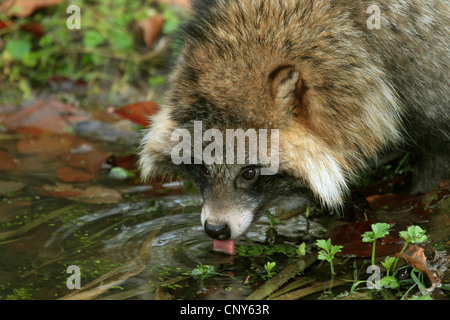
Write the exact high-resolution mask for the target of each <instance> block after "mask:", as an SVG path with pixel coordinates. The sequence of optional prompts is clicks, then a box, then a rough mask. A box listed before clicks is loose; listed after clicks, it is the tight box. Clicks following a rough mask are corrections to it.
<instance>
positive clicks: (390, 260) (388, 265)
mask: <svg viewBox="0 0 450 320" xmlns="http://www.w3.org/2000/svg"><path fill="white" fill-rule="evenodd" d="M394 261H395V257H386V259H384V262H381V265H382V266H383V267H384V268H385V269H386V270H389V269H390V268H391V266H392V264H393V263H394Z"/></svg>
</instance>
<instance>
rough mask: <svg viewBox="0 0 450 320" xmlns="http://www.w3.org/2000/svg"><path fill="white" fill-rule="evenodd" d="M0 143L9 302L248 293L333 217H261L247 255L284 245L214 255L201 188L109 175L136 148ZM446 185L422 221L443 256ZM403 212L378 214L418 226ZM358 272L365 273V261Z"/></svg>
mask: <svg viewBox="0 0 450 320" xmlns="http://www.w3.org/2000/svg"><path fill="white" fill-rule="evenodd" d="M1 138H2V139H1V140H0V199H1V202H0V299H118V300H123V299H237V300H240V299H244V298H246V297H247V296H249V295H250V294H251V293H252V292H253V291H254V290H256V289H257V288H258V287H259V286H260V285H261V284H262V283H264V282H265V281H266V280H267V279H268V277H267V271H266V270H265V267H264V265H265V264H266V263H267V262H272V261H275V262H276V268H275V271H276V272H280V271H282V270H283V269H284V268H285V267H287V266H288V265H290V264H292V263H293V262H294V261H295V259H294V258H293V256H292V250H295V249H296V248H297V247H298V245H299V244H300V243H302V242H303V241H305V242H306V244H307V247H308V248H312V247H313V244H314V241H315V239H317V238H321V237H323V236H324V230H325V229H329V230H332V227H330V222H331V221H334V220H335V218H336V217H333V216H329V215H327V214H322V215H316V213H317V212H319V211H317V212H315V214H312V213H313V212H314V211H313V210H311V215H310V217H309V220H308V221H307V220H306V218H305V216H304V215H303V214H302V213H301V212H300V214H297V215H294V216H293V217H291V218H288V219H287V220H284V221H282V222H283V223H282V224H277V225H276V226H275V230H276V232H275V231H274V229H273V228H271V227H270V223H269V218H268V217H267V216H263V217H262V218H261V219H260V220H259V221H258V222H257V223H256V224H255V225H253V226H252V227H251V228H250V229H249V230H248V232H247V233H246V235H245V236H244V237H243V238H241V239H239V240H238V241H237V243H236V247H237V249H238V252H239V249H240V248H259V246H260V245H265V246H266V247H267V246H268V245H270V246H271V248H274V247H275V248H278V249H279V251H276V252H275V253H272V254H271V255H270V256H268V255H267V254H264V255H261V256H255V255H253V256H250V255H247V254H245V251H243V252H240V254H238V255H236V256H227V255H224V254H222V253H217V252H214V251H213V250H212V239H210V238H209V237H208V236H207V235H206V234H205V233H204V231H203V229H202V226H201V222H200V211H201V199H200V197H199V196H198V195H196V194H192V193H189V192H187V191H186V190H183V189H182V188H180V187H181V186H180V184H179V183H178V184H177V183H174V184H173V183H172V184H167V185H163V186H161V185H159V184H150V185H141V184H140V182H139V179H137V178H128V179H125V180H117V179H115V178H112V177H111V176H110V175H109V172H110V170H111V167H113V166H116V167H117V166H119V164H121V165H124V163H127V161H128V160H129V161H128V162H131V163H132V162H133V159H134V158H133V157H129V154H128V153H127V151H126V150H129V147H125V146H121V145H119V144H114V145H110V144H105V143H102V142H92V141H85V140H81V139H79V138H76V137H74V136H73V135H68V134H65V133H63V134H61V133H60V134H54V135H42V136H39V137H31V138H30V137H29V136H27V135H25V136H24V135H19V134H11V135H9V134H5V135H2V136H1ZM124 149H125V150H124ZM81 155H83V157H82V158H81V160H80V159H79V158H80V157H81ZM74 159H75V160H77V161H75V160H74ZM80 163H81V164H82V165H81V169H80ZM68 165H71V166H72V168H71V169H70V170H73V169H75V170H84V171H83V172H84V173H88V177H89V179H88V180H87V181H72V182H70V181H69V182H67V181H66V182H64V179H66V180H67V179H68V178H70V179H73V178H74V176H72V175H71V174H68V173H67V172H69V173H70V172H71V171H70V170H69V171H67V169H66V168H67V166H68ZM124 166H125V165H124ZM125 167H126V166H125ZM62 169H63V170H62ZM94 169H95V170H94ZM65 170H66V171H65ZM61 172H65V173H66V175H63V174H61ZM75 172H78V171H75ZM78 177H79V176H77V175H75V178H78ZM377 190H378V189H377ZM442 190H443V191H442V192H444V191H445V190H447V189H442ZM447 191H448V190H447ZM377 192H378V191H377ZM442 192H441V193H440V196H439V195H438V197H437V199H439V202H438V203H437V204H436V203H434V202H433V203H431V204H430V206H433V207H436V208H437V207H439V206H440V207H442V208H441V209H440V212H441V213H440V214H439V213H437V214H435V215H432V216H431V218H430V219H429V223H428V225H425V226H424V228H425V229H426V230H427V232H428V234H429V235H430V239H433V241H435V244H436V245H438V246H439V249H440V250H441V251H443V252H445V250H447V249H448V211H446V208H445V205H446V204H447V205H448V196H447V195H448V193H442ZM428 198H430V199H429V200H432V199H435V197H428ZM424 199H425V198H424ZM423 201H424V200H423ZM358 205H359V204H356V205H355V206H354V209H353V210H354V211H355V212H356V213H357V214H358V215H359V216H360V217H364V216H365V215H366V213H368V214H370V211H367V210H365V209H364V208H359V207H358ZM391 205H392V204H389V206H391ZM412 208H414V206H412ZM438 209H439V208H438ZM383 210H384V211H383ZM401 210H403V208H402V209H401ZM397 211H398V210H395V209H393V210H392V211H386V210H385V209H383V207H381V209H380V210H378V218H382V216H383V214H384V215H385V216H386V215H387V217H388V218H389V219H391V218H392V219H393V218H396V219H397V220H396V222H397V224H398V225H401V224H402V223H403V224H405V225H407V224H406V223H410V219H411V218H410V215H399V214H398V212H397ZM399 212H402V211H399ZM424 212H425V211H424ZM437 212H438V211H437ZM412 213H414V211H412V212H411V214H412ZM395 214H396V215H395ZM412 216H413V217H414V215H412ZM402 217H403V218H402ZM363 221H364V220H363ZM402 228H403V227H402ZM359 237H360V235H357V238H358V239H359ZM280 244H282V246H278V247H277V245H280ZM348 261H350V260H348V259H347V260H346V259H342V260H341V262H342V266H341V265H339V268H342V269H343V270H344V269H346V270H345V272H347V273H350V274H352V272H353V271H354V268H355V267H354V266H353V262H350V263H348ZM352 261H353V260H352ZM355 261H356V259H355ZM346 262H347V264H345V263H346ZM358 263H362V264H364V259H363V258H360V259H359V261H358ZM317 265H319V269H317V267H318V266H317ZM360 265H361V264H360ZM321 266H322V267H321V268H320V264H319V263H317V264H316V265H315V267H314V268H310V269H312V270H308V272H309V273H308V274H307V275H306V276H307V277H308V276H311V275H312V276H313V277H314V278H315V281H318V282H320V283H323V282H325V281H328V280H329V279H330V272H329V267H328V266H327V265H326V263H325V264H322V265H321ZM336 266H338V263H336ZM358 268H360V267H358ZM68 270H69V272H68ZM70 270H72V271H70ZM444 271H445V270H444ZM359 272H360V274H364V270H363V269H362V267H361V269H360V270H359ZM343 273H344V272H342V274H343ZM447 274H448V272H447ZM447 278H448V277H446V276H444V277H443V279H444V280H443V282H444V283H445V281H446V280H445V279H447ZM316 287H317V285H316ZM319 287H320V286H319ZM349 287H350V284H349V285H348V286H347V288H346V289H347V290H348V289H349ZM403 290H404V291H403V292H405V291H406V290H408V287H405V288H404V289H403ZM333 292H335V291H333ZM320 294H321V293H317V294H316V296H315V298H317V297H320Z"/></svg>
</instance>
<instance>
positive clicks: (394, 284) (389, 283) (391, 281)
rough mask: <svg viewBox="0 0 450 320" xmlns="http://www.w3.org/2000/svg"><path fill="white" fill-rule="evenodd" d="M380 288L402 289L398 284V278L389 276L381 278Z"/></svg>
mask: <svg viewBox="0 0 450 320" xmlns="http://www.w3.org/2000/svg"><path fill="white" fill-rule="evenodd" d="M380 286H381V287H383V288H384V287H386V288H391V289H398V288H399V287H400V284H399V283H398V281H397V278H395V277H394V276H388V277H383V278H381V280H380Z"/></svg>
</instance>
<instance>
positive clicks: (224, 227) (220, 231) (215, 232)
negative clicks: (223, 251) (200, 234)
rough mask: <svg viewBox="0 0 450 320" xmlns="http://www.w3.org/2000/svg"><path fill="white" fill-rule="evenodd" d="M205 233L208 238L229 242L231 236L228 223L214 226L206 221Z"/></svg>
mask: <svg viewBox="0 0 450 320" xmlns="http://www.w3.org/2000/svg"><path fill="white" fill-rule="evenodd" d="M205 231H206V234H207V235H208V236H210V237H211V238H214V239H217V240H227V239H229V238H230V236H231V231H230V227H229V226H228V224H227V223H220V224H212V223H209V222H208V220H206V221H205Z"/></svg>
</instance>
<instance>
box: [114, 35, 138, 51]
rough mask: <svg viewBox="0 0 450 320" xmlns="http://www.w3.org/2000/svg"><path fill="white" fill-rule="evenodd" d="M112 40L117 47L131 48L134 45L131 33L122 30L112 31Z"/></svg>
mask: <svg viewBox="0 0 450 320" xmlns="http://www.w3.org/2000/svg"><path fill="white" fill-rule="evenodd" d="M110 36H111V37H110V39H111V40H110V41H111V43H112V45H113V46H114V47H116V48H117V49H122V50H124V49H131V48H132V47H133V39H132V38H131V36H130V34H129V33H125V32H123V31H121V30H111V31H110Z"/></svg>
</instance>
